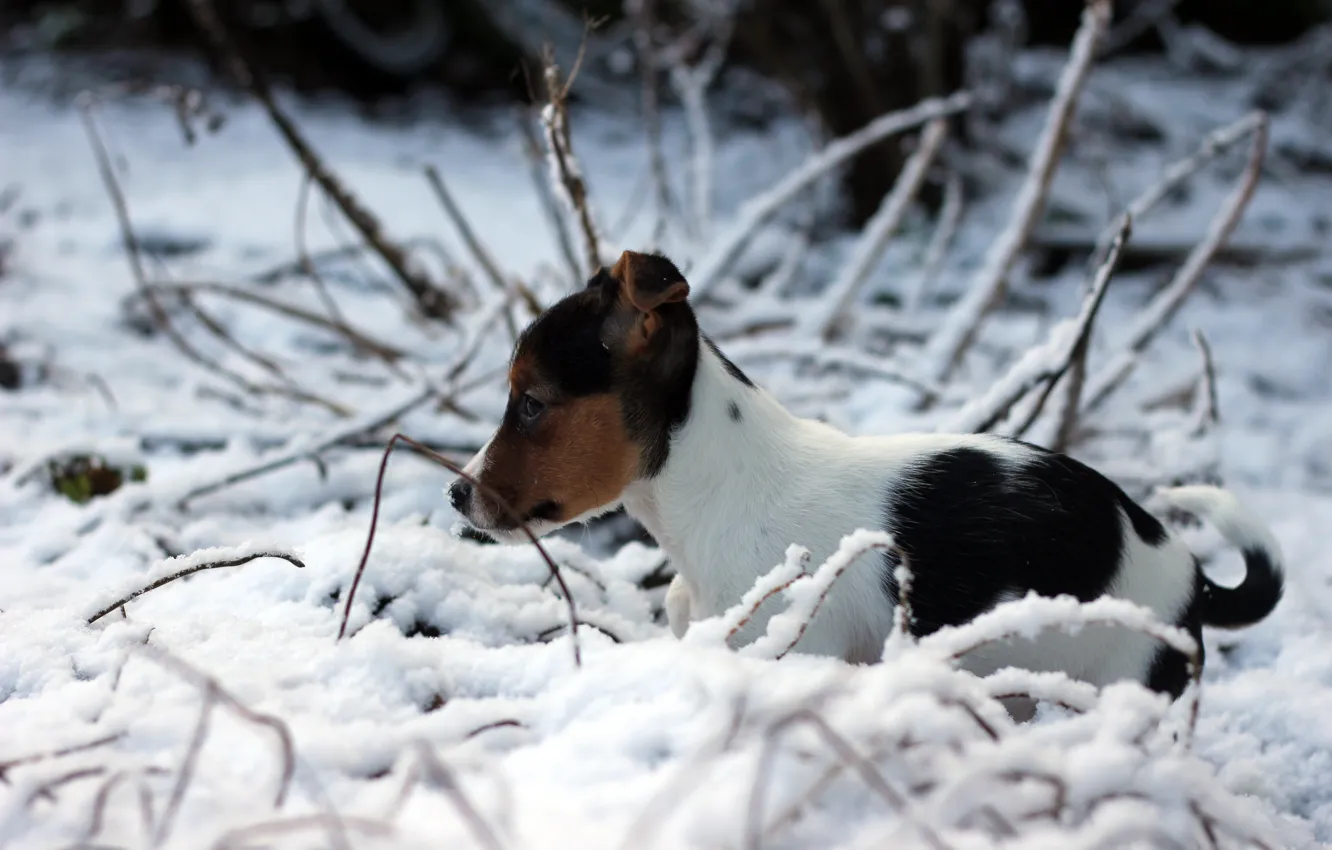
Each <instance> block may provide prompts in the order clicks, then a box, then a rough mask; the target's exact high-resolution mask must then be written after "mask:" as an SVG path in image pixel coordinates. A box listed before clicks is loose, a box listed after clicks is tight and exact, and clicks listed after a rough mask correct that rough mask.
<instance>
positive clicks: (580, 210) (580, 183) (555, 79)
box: [541, 39, 601, 277]
mask: <svg viewBox="0 0 1332 850" xmlns="http://www.w3.org/2000/svg"><path fill="white" fill-rule="evenodd" d="M586 44H587V42H586V39H584V42H583V46H586ZM582 55H583V53H582V47H580V48H579V54H578V56H579V60H578V61H581V59H582ZM577 74H578V67H577V63H575V66H574V70H573V73H571V74H570V75H569V79H568V80H567V81H561V79H560V69H559V66H558V65H556V64H555V59H554V56H553V55H547V56H546V66H545V69H544V71H543V77H544V79H545V83H546V97H547V99H548V103H547V104H546V106H545V108H543V109H542V110H541V125H542V127H544V128H545V136H546V147H547V149H548V151H549V152H550V155H551V159H552V165H553V166H554V167H553V169H552V170H553V171H554V174H552V175H551V176H552V180H554V181H556V182H558V184H559V185H560V186H561V187H562V188H563V196H564V200H565V203H567V204H568V205H569V210H570V212H572V213H573V214H574V216H575V218H576V219H577V220H578V227H579V230H580V231H581V232H582V235H583V259H584V262H585V263H586V266H585V268H584V272H585V273H584V276H585V277H586V276H591V275H592V274H593V273H595V272H596V270H597V269H598V268H600V267H601V248H600V240H599V239H598V237H597V229H596V225H595V224H593V222H592V212H591V210H590V208H589V206H588V192H587V183H586V182H585V181H584V179H583V173H582V168H581V167H580V166H579V164H578V160H577V158H576V157H575V156H574V152H573V136H572V133H571V130H570V127H569V101H568V94H569V87H570V86H571V85H572V84H573V81H574V78H575V77H576V76H577Z"/></svg>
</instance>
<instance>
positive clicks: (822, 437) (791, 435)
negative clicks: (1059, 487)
mask: <svg viewBox="0 0 1332 850" xmlns="http://www.w3.org/2000/svg"><path fill="white" fill-rule="evenodd" d="M732 403H734V404H735V405H736V406H738V407H739V409H740V415H741V421H740V422H738V423H737V422H735V421H732V419H731V418H730V416H729V414H728V406H729V405H730V404H732ZM957 446H970V447H975V448H979V449H982V450H984V451H987V452H990V453H992V454H994V455H996V456H998V457H999V458H1001V459H1007V460H1009V461H1011V462H1013V463H1014V464H1015V465H1016V463H1017V462H1019V461H1020V460H1021V459H1023V458H1025V457H1027V456H1028V455H1027V452H1028V451H1029V450H1027V449H1025V448H1023V447H1022V446H1019V445H1014V444H1012V443H1010V442H1007V441H1003V440H1000V439H997V438H994V437H989V436H985V435H965V434H963V435H956V434H952V435H950V434H912V435H901V436H891V437H851V436H848V435H846V434H844V433H842V432H840V431H838V430H836V429H835V428H832V427H830V426H828V425H825V424H822V423H819V422H815V421H810V420H804V419H798V418H796V417H795V416H793V415H792V414H790V413H789V412H787V411H786V410H785V409H784V408H783V407H782V406H781V405H780V404H779V403H778V402H777V401H776V400H775V399H774V398H773V397H772V396H771V395H769V394H768V393H767V392H765V391H764V390H762V389H751V388H748V387H745V386H742V385H741V384H740V383H738V382H737V381H736V379H735V378H734V377H732V376H731V375H730V374H728V373H727V371H726V369H725V366H724V364H723V363H722V362H721V361H720V360H719V359H718V358H717V356H716V355H715V354H714V353H713V352H712V351H711V350H710V349H709V348H708V347H707V346H700V354H699V367H698V373H697V376H696V377H695V379H694V386H693V395H692V399H691V407H690V415H689V418H688V420H687V421H686V422H685V424H684V425H683V426H682V427H681V429H680V430H679V431H678V432H677V433H676V434H675V436H674V438H673V439H672V441H671V450H670V455H669V457H668V459H667V462H666V465H665V466H664V467H663V469H662V470H661V472H660V474H658V475H657V476H656V477H655V478H653V479H651V480H642V481H638V482H635V483H634V484H632V485H631V486H630V487H629V488H627V489H626V491H625V493H624V495H623V499H622V501H623V503H624V506H625V508H626V510H627V511H628V512H629V513H630V514H631V515H632V516H634V517H635V518H636V519H638V520H639V521H640V522H642V523H643V525H644V526H645V527H646V528H647V530H648V531H649V532H650V533H651V534H652V535H653V537H654V538H655V539H656V540H657V542H658V543H659V545H660V546H661V547H662V548H663V549H665V550H666V552H667V553H668V554H669V555H670V557H671V561H672V563H673V564H674V566H675V569H676V571H677V577H676V579H675V581H673V582H672V584H671V587H670V589H669V590H668V592H667V606H666V607H667V617H668V619H669V620H670V624H671V629H672V631H673V632H674V633H675V634H676V635H682V634H683V633H684V631H685V630H686V629H687V627H688V621H689V620H697V619H701V618H705V617H710V616H715V615H717V614H720V613H721V612H722V611H724V610H725V609H726V608H727V607H729V606H730V605H734V604H735V602H736V601H737V600H739V599H740V597H741V596H742V595H743V594H744V593H745V591H747V590H748V589H749V588H750V587H751V586H752V585H753V583H754V581H755V580H756V579H757V578H758V577H759V576H761V575H763V574H764V573H766V572H767V571H768V570H770V569H771V568H772V567H773V566H775V565H777V564H779V563H781V562H782V560H783V558H784V553H785V551H786V548H787V546H788V545H789V544H791V543H798V544H800V545H802V546H805V547H807V548H808V549H809V550H810V553H811V558H810V562H811V563H815V564H817V563H820V562H821V561H822V560H823V559H825V558H826V557H827V556H828V555H830V554H832V552H834V551H835V550H836V548H837V545H838V542H839V541H840V540H841V538H842V537H843V536H844V535H846V534H848V533H850V532H852V531H855V530H856V529H858V528H866V529H879V528H882V527H883V523H884V499H885V496H886V494H887V493H888V492H889V489H890V488H891V486H892V484H893V482H894V481H899V480H901V479H902V478H903V475H902V473H903V472H904V471H905V470H906V469H907V468H908V467H909V466H910V465H911V464H912V463H913V462H914V461H917V460H918V459H919V458H920V457H921V455H922V453H933V452H938V451H940V450H944V449H948V448H952V447H957ZM1120 519H1121V522H1123V523H1124V524H1125V526H1126V529H1127V532H1126V534H1125V539H1126V545H1125V557H1124V558H1123V559H1122V562H1121V568H1120V572H1119V574H1118V576H1117V577H1116V578H1115V580H1114V581H1113V582H1112V584H1111V590H1110V592H1111V594H1112V595H1115V596H1118V597H1121V598H1124V599H1128V600H1131V601H1134V602H1137V603H1139V604H1144V605H1147V606H1149V607H1151V608H1152V609H1153V610H1155V611H1156V612H1157V614H1158V615H1159V616H1160V617H1161V618H1162V619H1163V620H1165V621H1166V622H1171V621H1173V620H1174V618H1175V617H1176V616H1177V615H1178V614H1179V613H1180V611H1181V609H1182V607H1183V606H1184V605H1185V604H1186V603H1187V601H1188V599H1189V597H1190V594H1191V591H1192V588H1193V576H1194V569H1195V567H1194V562H1193V557H1192V555H1191V554H1190V553H1189V552H1188V550H1187V549H1186V548H1185V547H1184V544H1183V543H1182V542H1181V541H1179V540H1178V539H1175V538H1171V539H1170V540H1168V541H1167V542H1166V543H1165V544H1164V545H1163V546H1161V547H1159V548H1154V547H1152V546H1149V545H1147V544H1146V543H1144V542H1143V541H1142V540H1140V539H1139V538H1138V536H1137V535H1136V534H1134V533H1133V531H1132V529H1131V528H1130V527H1127V526H1128V519H1127V517H1125V516H1123V515H1122V514H1121V518H1120ZM882 569H883V561H882V556H881V555H880V554H879V553H868V554H867V555H865V556H862V557H861V558H860V559H859V560H858V561H857V562H856V563H855V564H854V565H852V567H851V568H849V569H848V570H847V571H846V573H844V574H843V575H842V577H841V578H840V579H839V580H838V582H837V583H836V584H835V585H833V588H832V590H831V592H830V593H829V595H828V598H827V599H826V601H825V603H824V605H823V607H822V609H821V610H820V611H819V613H818V615H817V616H816V617H815V618H814V620H813V622H811V623H810V625H809V627H808V628H807V629H806V631H805V633H804V636H803V637H802V638H801V639H800V642H799V643H798V644H797V646H796V650H797V651H799V652H804V653H810V654H818V655H830V656H835V657H838V658H842V659H844V660H846V661H850V662H871V661H875V660H877V659H879V658H880V657H881V656H882V651H883V643H884V640H885V639H886V637H887V636H888V634H889V631H890V629H891V627H892V618H893V611H892V606H891V604H890V603H889V601H888V599H887V597H886V596H885V594H884V592H883V588H882ZM1020 594H1021V592H1018V593H1017V594H1015V595H1020ZM780 605H781V602H780V600H779V599H773V600H769V602H768V603H767V604H766V605H765V606H764V609H761V610H760V612H759V614H758V616H756V617H754V619H753V620H751V622H750V623H749V624H748V625H747V626H746V627H745V628H744V629H743V630H742V631H741V632H740V634H739V635H738V636H737V638H738V640H737V642H748V641H750V640H752V639H754V638H755V637H757V636H758V635H760V634H762V633H763V630H764V628H765V625H766V622H767V620H768V618H769V617H770V616H771V615H772V614H773V613H775V611H776V610H778V609H779V606H780ZM1107 637H1108V635H1107V634H1106V630H1104V629H1093V628H1088V629H1084V630H1083V631H1082V632H1080V633H1079V634H1077V635H1062V634H1050V635H1048V636H1044V637H1042V638H1041V639H1039V640H1037V641H1035V642H1028V641H1018V642H1013V643H1008V644H1000V645H995V646H991V647H988V648H986V649H985V650H984V651H983V652H980V653H977V654H976V655H975V656H972V657H970V658H968V659H966V662H965V663H966V666H968V667H970V668H971V669H973V670H974V671H975V672H977V673H981V674H983V673H988V672H991V671H993V670H997V669H999V668H1002V667H1006V666H1018V667H1023V668H1026V669H1035V670H1063V671H1066V672H1068V673H1069V674H1070V675H1074V676H1077V677H1079V678H1084V679H1087V680H1089V681H1091V682H1092V683H1094V684H1103V683H1106V682H1109V681H1112V680H1114V679H1118V678H1123V677H1129V678H1135V679H1144V678H1145V677H1146V675H1147V672H1148V670H1149V669H1150V666H1151V661H1152V658H1153V656H1154V654H1155V652H1156V648H1157V647H1156V645H1155V644H1154V643H1153V642H1152V640H1151V639H1150V638H1146V637H1142V636H1137V635H1129V634H1126V633H1123V632H1117V633H1116V634H1115V636H1114V639H1112V640H1107Z"/></svg>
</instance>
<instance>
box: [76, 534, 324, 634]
mask: <svg viewBox="0 0 1332 850" xmlns="http://www.w3.org/2000/svg"><path fill="white" fill-rule="evenodd" d="M259 558H281V559H282V560H284V561H287V562H288V563H290V564H291V565H292V566H294V567H298V568H300V567H304V566H305V563H304V562H303V561H302V560H301V559H300V558H297V557H296V556H295V555H289V554H287V553H286V552H256V553H254V554H253V555H243V556H241V557H239V558H230V559H228V560H225V561H210V562H208V563H206V564H195V565H194V566H192V567H186V568H185V569H183V570H179V571H177V572H174V573H172V574H171V575H169V576H163V577H162V578H159V579H158V580H157V581H155V582H153V583H152V584H149V585H148V586H147V587H143V588H140V589H138V590H136V591H134V592H133V593H131V594H129V595H128V596H125V597H122V598H120V599H117V600H116V601H115V602H112V603H111V604H110V605H108V606H106V607H105V608H103V609H102V610H100V611H98V612H97V613H96V614H93V615H92V616H91V617H89V618H88V621H87V622H88V625H90V626H91V625H92V624H93V623H95V622H97V621H98V620H100V619H102V618H103V617H105V616H106V615H107V614H110V613H111V612H112V611H114V610H116V609H117V608H120V607H121V606H123V605H127V604H128V603H130V602H133V601H134V600H135V599H138V598H139V597H140V596H143V595H144V594H145V593H148V592H149V591H153V590H156V589H157V588H159V587H162V586H163V585H166V584H170V583H171V582H173V581H175V580H176V579H179V578H184V577H185V576H188V575H193V574H195V573H199V572H203V571H204V570H220V569H224V568H226V567H239V566H240V565H241V564H248V563H250V562H251V561H255V560H258V559H259Z"/></svg>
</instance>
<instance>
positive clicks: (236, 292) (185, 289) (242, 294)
mask: <svg viewBox="0 0 1332 850" xmlns="http://www.w3.org/2000/svg"><path fill="white" fill-rule="evenodd" d="M147 288H148V289H149V290H151V291H153V292H155V293H161V294H176V293H181V294H186V295H189V294H194V293H199V292H205V293H208V294H210V295H217V296H220V297H222V298H229V299H231V300H232V301H240V302H243V303H246V304H253V305H255V306H256V307H263V308H265V309H267V310H271V311H272V312H274V313H277V314H278V315H281V316H286V317H287V318H290V319H295V320H296V321H299V322H305V323H306V324H309V325H312V326H314V327H317V328H323V329H324V330H327V331H331V332H332V333H336V334H338V335H340V336H342V337H343V338H345V339H346V340H347V342H349V343H351V345H353V346H354V347H356V348H358V349H360V350H362V351H364V352H366V353H368V354H373V355H374V356H376V357H378V358H380V359H382V360H385V361H388V362H390V363H391V362H393V361H396V360H399V359H401V358H403V357H405V356H406V353H405V352H403V351H402V349H400V348H397V347H395V346H392V345H390V344H388V343H386V342H380V341H379V340H376V339H372V338H370V337H368V336H366V335H365V334H363V333H361V332H360V331H358V330H356V329H355V328H352V327H350V326H349V325H347V324H344V323H341V322H339V321H337V320H331V319H326V318H324V317H323V316H320V315H318V314H316V313H311V312H310V311H309V310H306V309H304V308H302V307H297V306H296V305H294V304H288V303H286V302H283V301H279V300H277V299H276V298H271V297H269V296H267V295H261V294H260V293H258V292H252V291H250V290H248V289H244V288H242V287H239V286H230V285H228V284H225V283H212V282H207V281H197V282H185V283H150V284H148V286H147Z"/></svg>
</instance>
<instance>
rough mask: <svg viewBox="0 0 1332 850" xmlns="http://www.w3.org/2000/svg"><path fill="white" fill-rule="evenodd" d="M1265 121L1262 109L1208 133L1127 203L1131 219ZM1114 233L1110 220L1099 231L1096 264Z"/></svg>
mask: <svg viewBox="0 0 1332 850" xmlns="http://www.w3.org/2000/svg"><path fill="white" fill-rule="evenodd" d="M1266 124H1267V116H1266V115H1264V114H1263V113H1262V112H1250V113H1249V114H1248V115H1245V116H1244V117H1243V118H1241V119H1239V120H1238V121H1235V122H1233V123H1231V124H1227V125H1226V126H1224V127H1219V128H1217V129H1216V130H1213V131H1212V132H1210V133H1208V134H1207V136H1206V138H1204V139H1203V140H1202V143H1201V144H1200V145H1198V149H1197V150H1196V151H1194V152H1193V153H1191V154H1189V155H1188V156H1186V157H1184V158H1183V159H1180V160H1178V161H1176V162H1173V163H1171V164H1170V166H1169V167H1167V168H1166V170H1165V171H1164V172H1162V174H1161V178H1160V179H1159V180H1158V181H1157V182H1156V183H1154V184H1152V185H1151V186H1148V187H1147V189H1146V190H1144V191H1143V192H1142V194H1140V195H1138V197H1136V198H1134V199H1133V200H1132V202H1130V203H1129V205H1128V214H1129V215H1130V216H1132V217H1133V220H1134V221H1139V222H1140V221H1142V219H1143V217H1144V216H1145V215H1147V213H1149V212H1151V211H1152V210H1153V209H1155V208H1156V205H1157V204H1159V203H1161V201H1163V200H1165V199H1166V198H1167V197H1169V196H1170V193H1171V192H1173V191H1174V190H1175V189H1176V188H1178V187H1179V186H1180V185H1181V184H1182V183H1184V181H1185V180H1187V179H1189V178H1190V177H1192V176H1193V175H1194V174H1196V173H1197V172H1198V170H1199V169H1201V168H1202V167H1203V166H1205V165H1206V164H1207V163H1209V162H1211V161H1212V160H1214V159H1216V158H1217V157H1218V156H1220V155H1221V154H1223V153H1225V152H1226V151H1228V150H1230V149H1231V148H1232V147H1234V146H1235V145H1237V144H1239V143H1240V142H1242V141H1244V140H1245V139H1246V138H1248V137H1249V136H1251V135H1253V134H1254V133H1257V132H1260V131H1261V130H1263V128H1265V127H1266ZM1114 236H1115V226H1114V224H1113V223H1112V224H1111V225H1110V226H1108V227H1106V228H1105V230H1103V231H1101V234H1100V235H1099V236H1098V237H1097V238H1096V251H1095V253H1094V255H1093V257H1094V259H1095V260H1096V262H1097V263H1099V262H1100V259H1099V258H1101V257H1104V256H1105V252H1106V251H1107V250H1109V247H1110V241H1111V240H1112V239H1114Z"/></svg>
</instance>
